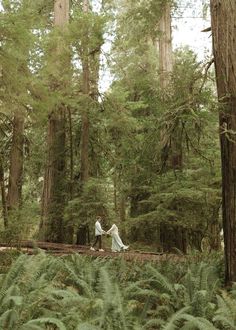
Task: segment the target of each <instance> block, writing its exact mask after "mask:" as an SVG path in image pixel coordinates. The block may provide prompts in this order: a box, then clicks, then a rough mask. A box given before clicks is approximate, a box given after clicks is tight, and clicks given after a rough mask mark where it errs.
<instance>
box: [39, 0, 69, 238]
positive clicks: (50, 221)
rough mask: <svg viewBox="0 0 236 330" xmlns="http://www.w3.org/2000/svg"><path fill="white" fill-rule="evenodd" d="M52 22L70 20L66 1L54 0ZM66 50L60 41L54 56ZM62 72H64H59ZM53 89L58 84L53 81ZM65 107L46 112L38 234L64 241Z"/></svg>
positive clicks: (62, 23) (58, 23)
mask: <svg viewBox="0 0 236 330" xmlns="http://www.w3.org/2000/svg"><path fill="white" fill-rule="evenodd" d="M54 14H55V16H54V25H55V27H57V28H59V29H62V30H63V29H64V27H65V26H66V25H67V23H68V21H69V0H55V1H54ZM64 51H65V50H64V49H63V47H62V46H61V43H60V40H59V42H58V46H57V49H56V56H57V57H60V55H61V54H63V52H64ZM55 66H56V68H57V70H58V72H60V70H61V69H60V67H61V63H60V61H59V60H58V59H56V63H55ZM62 73H63V74H64V73H65V71H63V72H62ZM53 85H54V86H58V87H55V88H54V89H55V90H59V88H60V87H63V86H60V83H57V82H56V83H55V82H53ZM65 110H66V109H65V106H64V105H63V104H61V105H59V106H58V107H57V109H54V110H53V111H52V112H51V114H50V115H49V123H48V135H47V162H46V167H45V174H44V187H43V195H42V221H41V226H40V227H41V228H40V229H41V236H43V238H44V239H45V240H46V241H51V242H62V241H63V237H64V235H63V216H64V206H65V167H66V166H65V136H66V134H65Z"/></svg>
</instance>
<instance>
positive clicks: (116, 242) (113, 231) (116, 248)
mask: <svg viewBox="0 0 236 330" xmlns="http://www.w3.org/2000/svg"><path fill="white" fill-rule="evenodd" d="M96 220H97V221H96V222H95V241H94V243H93V245H92V246H91V248H90V250H92V251H95V248H94V247H95V246H96V245H97V243H98V247H99V251H104V250H103V249H102V235H104V234H105V235H106V234H108V235H111V237H112V245H111V250H112V252H120V251H123V250H127V249H128V248H129V246H127V245H124V243H123V242H122V240H121V238H120V236H119V231H118V227H117V226H116V225H115V224H113V225H112V226H111V228H110V229H109V230H108V231H107V232H106V231H105V230H103V229H102V226H101V222H102V218H101V217H97V218H96Z"/></svg>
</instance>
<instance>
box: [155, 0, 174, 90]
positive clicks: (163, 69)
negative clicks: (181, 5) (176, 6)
mask: <svg viewBox="0 0 236 330" xmlns="http://www.w3.org/2000/svg"><path fill="white" fill-rule="evenodd" d="M159 31H160V37H159V40H158V44H159V73H160V87H161V89H163V90H164V89H166V88H167V87H168V85H169V83H170V78H171V77H170V75H171V73H172V70H173V60H172V39H171V5H170V3H169V2H167V3H166V4H165V5H164V7H163V14H162V16H161V19H160V22H159Z"/></svg>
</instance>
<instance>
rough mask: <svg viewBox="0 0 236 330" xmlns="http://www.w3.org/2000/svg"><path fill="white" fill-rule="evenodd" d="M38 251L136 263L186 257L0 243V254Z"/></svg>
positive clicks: (142, 252)
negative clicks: (119, 258)
mask: <svg viewBox="0 0 236 330" xmlns="http://www.w3.org/2000/svg"><path fill="white" fill-rule="evenodd" d="M38 249H42V250H44V251H45V252H46V253H49V254H52V255H55V256H65V255H69V254H74V253H78V254H82V255H89V256H93V257H103V258H117V257H122V258H124V259H125V260H129V261H131V260H137V261H168V260H172V261H174V260H176V261H177V260H178V261H181V260H182V261H184V260H186V257H185V256H184V255H177V254H166V253H157V252H144V251H139V250H128V251H125V252H111V251H110V250H108V249H106V250H105V251H104V252H100V251H91V250H90V246H85V245H72V244H61V243H50V242H41V241H30V240H28V241H27V240H22V241H19V242H17V243H13V242H11V243H8V244H6V243H0V253H4V252H7V251H9V250H18V251H22V252H24V253H27V254H34V253H35V252H36V251H37V250H38Z"/></svg>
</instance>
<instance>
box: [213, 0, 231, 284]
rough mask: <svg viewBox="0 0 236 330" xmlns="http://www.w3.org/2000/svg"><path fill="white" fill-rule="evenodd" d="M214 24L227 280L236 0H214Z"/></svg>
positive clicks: (228, 272)
mask: <svg viewBox="0 0 236 330" xmlns="http://www.w3.org/2000/svg"><path fill="white" fill-rule="evenodd" d="M210 5H211V26H212V36H213V52H214V60H215V69H216V83H217V91H218V99H219V103H220V105H219V107H220V113H219V123H220V146H221V164H222V211H223V212H222V213H223V229H224V243H225V281H226V284H229V285H230V284H231V283H232V282H235V281H236V139H235V132H236V39H235V35H236V24H235V22H236V2H235V1H234V0H211V2H210Z"/></svg>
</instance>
